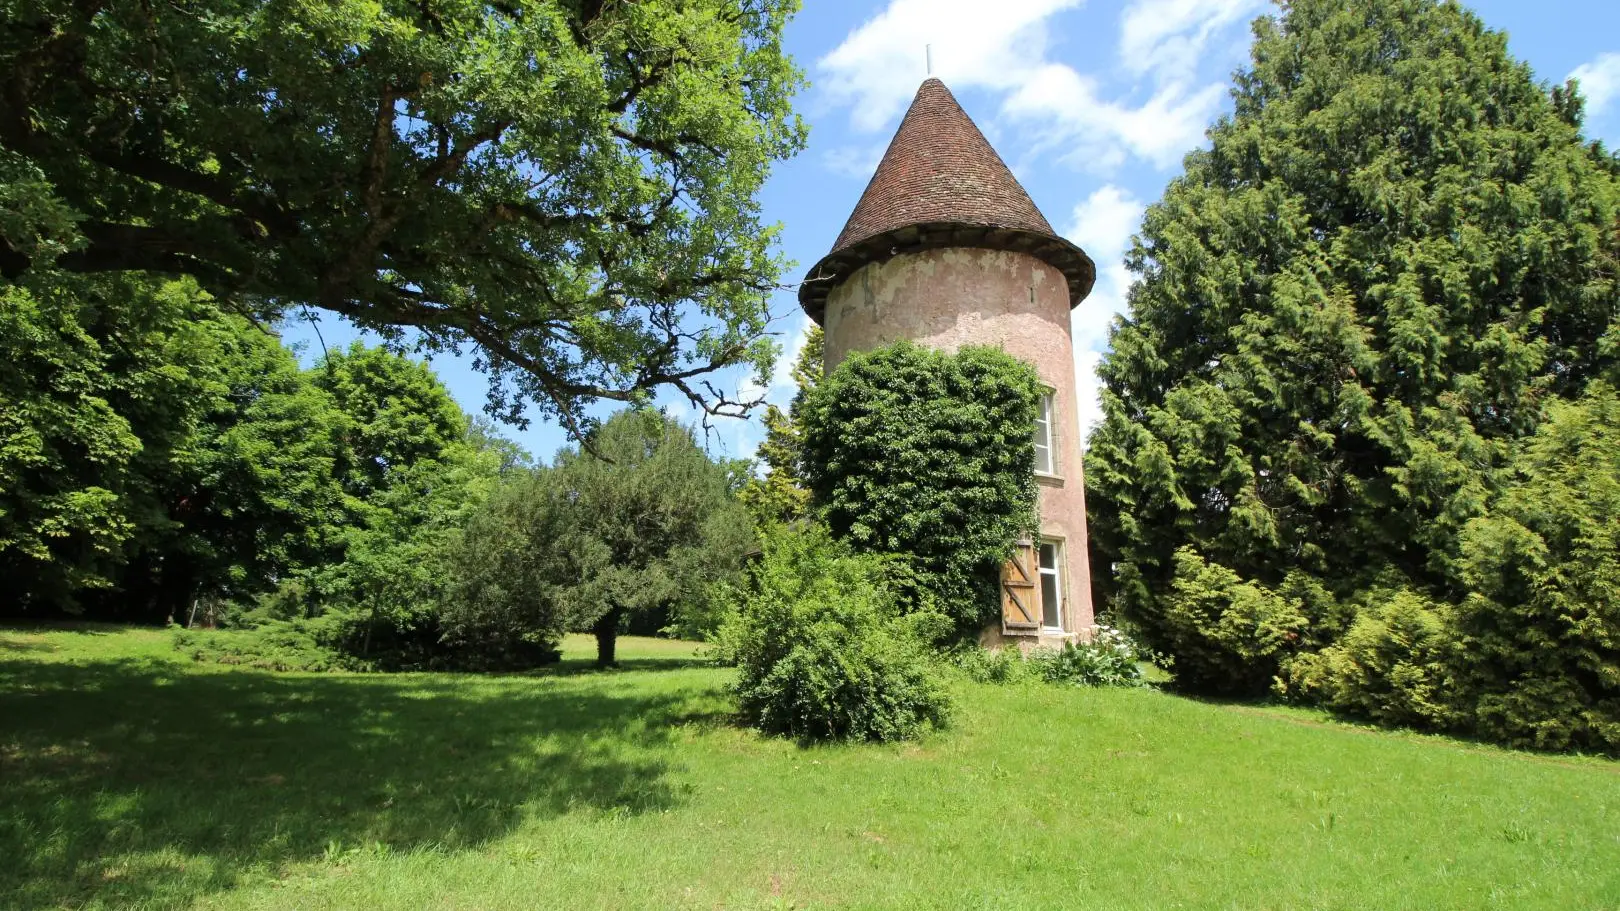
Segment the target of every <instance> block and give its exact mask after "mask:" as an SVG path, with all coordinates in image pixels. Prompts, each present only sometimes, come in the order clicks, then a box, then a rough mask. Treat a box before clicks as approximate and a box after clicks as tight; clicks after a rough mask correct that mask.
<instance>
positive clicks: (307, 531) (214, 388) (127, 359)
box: [0, 277, 341, 620]
mask: <svg viewBox="0 0 1620 911" xmlns="http://www.w3.org/2000/svg"><path fill="white" fill-rule="evenodd" d="M0 295H3V296H4V300H5V305H4V307H0V341H3V342H4V344H5V346H6V348H7V350H11V351H15V352H16V356H14V357H12V358H10V359H8V360H7V361H6V363H4V364H0V404H3V407H0V491H3V492H0V501H3V506H0V575H3V576H4V578H5V579H6V580H7V584H8V585H10V586H12V587H13V588H14V590H16V591H19V592H21V599H20V600H21V604H20V607H21V608H22V609H23V610H24V611H29V612H46V613H49V612H59V611H64V610H79V611H83V610H90V611H92V612H94V613H96V614H97V615H99V616H116V617H123V618H127V619H148V620H161V619H162V618H163V617H165V616H172V615H175V614H176V613H177V612H179V611H180V610H183V609H184V608H185V607H186V606H189V604H190V602H191V600H192V599H193V597H195V596H196V595H198V594H199V593H212V594H235V593H240V592H243V591H250V590H252V589H254V588H255V587H256V586H257V585H259V584H262V581H263V580H265V579H266V578H269V577H272V576H274V575H275V574H277V573H280V572H285V571H287V570H288V569H289V568H291V567H293V566H296V565H298V564H299V563H300V562H301V561H307V560H309V559H311V558H312V557H313V556H314V552H315V551H316V550H318V549H319V544H320V542H319V536H318V534H315V533H313V532H312V528H314V527H316V526H318V525H320V524H321V523H323V522H327V521H331V520H332V516H331V515H330V513H331V512H332V511H333V510H336V509H338V508H340V507H341V503H340V502H338V501H339V500H341V492H340V491H339V490H337V488H336V487H335V485H334V484H333V483H332V482H331V476H332V471H333V457H334V447H335V445H336V440H335V439H334V438H333V437H332V435H331V434H330V433H329V432H328V431H327V429H326V428H327V424H328V422H327V421H326V420H325V417H326V413H327V412H328V411H329V410H330V409H329V407H328V405H327V403H326V402H325V401H324V400H321V399H320V397H319V396H318V395H317V394H315V393H314V392H313V391H312V390H310V389H308V388H306V387H305V385H304V384H303V382H302V379H301V377H300V375H299V372H298V369H297V365H296V363H295V362H294V360H293V358H292V355H291V354H290V353H289V352H287V351H286V350H285V349H283V348H282V347H281V345H280V343H279V341H278V340H277V339H276V338H275V337H274V336H272V335H267V334H266V333H264V332H263V331H261V330H259V329H257V328H256V327H254V326H252V325H251V324H249V323H248V322H246V321H245V320H242V319H240V318H237V317H233V316H226V315H223V314H221V313H220V312H219V311H218V310H217V309H216V308H215V306H214V304H213V303H212V302H211V301H209V300H208V298H207V297H206V296H205V295H202V294H200V293H199V292H198V291H197V290H196V288H195V287H194V286H193V285H192V284H191V283H189V282H185V281H173V282H155V281H145V280H135V279H126V278H108V277H100V278H96V279H82V278H74V279H60V280H47V279H45V278H40V277H36V280H34V281H31V282H30V283H28V284H26V285H11V286H6V287H4V288H3V289H0ZM97 590H102V591H113V590H115V591H116V592H117V593H116V594H115V595H108V596H105V597H100V596H97V597H92V593H93V592H95V591H97Z"/></svg>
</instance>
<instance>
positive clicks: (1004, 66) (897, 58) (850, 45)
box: [817, 0, 1082, 132]
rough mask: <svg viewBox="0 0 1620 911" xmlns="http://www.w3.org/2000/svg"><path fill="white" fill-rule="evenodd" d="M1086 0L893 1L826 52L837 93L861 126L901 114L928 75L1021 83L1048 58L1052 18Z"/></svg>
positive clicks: (823, 64)
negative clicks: (930, 70)
mask: <svg viewBox="0 0 1620 911" xmlns="http://www.w3.org/2000/svg"><path fill="white" fill-rule="evenodd" d="M1081 2H1082V0H997V2H985V0H893V2H891V3H890V4H889V7H888V9H885V10H884V11H883V12H881V13H879V14H878V15H877V16H875V17H873V18H872V19H869V20H867V21H866V22H865V23H864V24H862V25H861V26H860V28H857V29H856V30H855V31H853V32H851V33H850V34H849V37H847V38H845V39H844V42H843V43H842V44H840V45H839V46H838V47H836V48H834V49H833V50H832V52H831V53H829V54H827V56H825V57H823V58H821V60H820V61H819V62H818V64H817V65H818V66H819V67H820V69H821V70H822V72H824V73H825V74H826V77H827V78H826V80H825V85H826V88H827V90H828V92H829V93H830V94H831V95H832V97H833V98H834V99H835V100H837V101H839V102H842V103H848V104H850V105H851V106H852V110H851V120H852V121H853V122H854V125H855V127H856V129H859V130H863V131H866V132H875V131H877V130H880V129H882V128H883V127H884V126H885V125H887V124H888V123H889V122H890V121H891V120H893V119H894V117H895V116H897V115H898V114H899V113H900V112H901V111H902V110H903V109H904V108H905V105H906V102H908V101H910V100H911V96H912V94H913V93H914V92H916V90H917V84H918V83H920V82H922V80H923V77H924V75H925V74H926V62H925V59H926V52H925V46H929V45H931V46H932V47H933V57H934V75H935V76H938V77H939V78H940V79H943V80H944V81H945V82H946V83H947V84H949V85H952V86H956V87H959V88H969V87H987V88H993V89H1001V90H1010V89H1012V88H1015V87H1016V86H1017V85H1018V84H1019V83H1020V82H1021V81H1022V79H1023V78H1024V77H1026V76H1027V75H1028V74H1029V73H1030V71H1031V70H1033V69H1034V68H1036V67H1038V65H1039V63H1040V62H1041V61H1042V60H1043V59H1044V58H1045V56H1046V40H1047V30H1046V20H1047V19H1048V18H1050V17H1051V16H1052V15H1054V14H1056V13H1059V12H1062V11H1064V10H1069V9H1074V8H1076V7H1078V6H1079V5H1080V4H1081Z"/></svg>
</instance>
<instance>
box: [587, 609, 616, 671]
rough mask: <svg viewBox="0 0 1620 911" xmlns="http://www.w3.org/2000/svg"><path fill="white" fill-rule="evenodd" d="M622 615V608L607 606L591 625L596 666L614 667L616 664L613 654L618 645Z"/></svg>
mask: <svg viewBox="0 0 1620 911" xmlns="http://www.w3.org/2000/svg"><path fill="white" fill-rule="evenodd" d="M622 616H624V609H623V608H618V607H614V608H609V609H608V612H607V613H605V614H603V615H602V616H601V617H600V618H598V619H597V621H596V625H595V626H593V627H591V632H593V633H595V634H596V666H597V667H614V666H615V665H617V664H618V660H617V659H616V658H615V657H614V654H615V652H616V651H617V649H618V645H619V618H620V617H622Z"/></svg>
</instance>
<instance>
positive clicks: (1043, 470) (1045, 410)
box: [1035, 392, 1057, 474]
mask: <svg viewBox="0 0 1620 911" xmlns="http://www.w3.org/2000/svg"><path fill="white" fill-rule="evenodd" d="M1035 473H1036V474H1057V446H1056V436H1055V435H1054V434H1053V432H1052V393H1050V392H1048V393H1046V394H1045V395H1042V396H1041V404H1040V410H1039V411H1038V412H1037V413H1036V416H1035Z"/></svg>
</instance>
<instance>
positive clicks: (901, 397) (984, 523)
mask: <svg viewBox="0 0 1620 911" xmlns="http://www.w3.org/2000/svg"><path fill="white" fill-rule="evenodd" d="M1040 389H1041V387H1040V380H1039V378H1038V377H1037V375H1036V373H1035V370H1034V368H1033V367H1030V366H1029V365H1028V364H1025V363H1024V362H1022V361H1020V360H1018V359H1016V358H1014V357H1012V356H1011V355H1009V354H1007V353H1006V352H1003V351H1001V350H999V349H995V348H981V347H969V348H964V349H962V350H961V351H959V352H957V353H955V354H948V353H945V352H941V351H935V350H932V349H928V348H922V347H919V346H917V345H913V344H910V343H909V342H901V343H897V344H894V345H890V346H888V347H885V348H879V349H877V350H874V351H870V352H865V353H858V354H853V355H851V356H850V357H849V359H848V360H845V361H844V362H843V363H842V364H840V365H839V366H838V369H837V370H835V371H833V372H832V374H830V375H829V376H827V377H826V379H825V380H824V381H823V382H822V383H821V384H820V385H818V386H817V387H815V388H814V389H813V390H811V391H810V393H809V394H808V395H807V396H805V400H804V408H803V420H804V435H803V470H804V476H805V481H806V483H807V484H808V485H809V487H810V489H811V491H812V492H813V494H814V497H815V501H816V504H817V505H818V506H819V507H820V508H821V509H822V512H823V515H824V517H825V519H826V521H827V524H828V526H829V527H830V528H831V529H832V531H833V533H834V534H835V535H837V536H838V537H840V538H842V539H844V540H846V541H848V542H849V543H850V545H851V546H853V547H854V548H855V549H856V550H858V551H861V552H866V553H890V554H904V555H907V556H909V557H911V558H912V561H913V566H914V568H915V570H916V577H917V582H918V587H919V588H920V589H921V591H920V592H918V595H920V596H921V597H922V598H924V599H928V600H932V601H933V602H934V605H935V606H937V607H938V608H939V609H940V610H942V611H943V612H945V613H947V614H948V615H949V616H950V617H951V618H952V620H953V621H955V623H956V624H957V626H958V628H959V630H961V631H964V632H967V631H973V630H976V629H977V628H978V627H980V626H982V625H983V624H984V623H986V622H988V621H989V620H990V619H991V618H992V617H993V616H994V615H995V605H996V594H995V590H996V574H997V571H998V567H999V566H1000V564H1001V562H1002V561H1003V560H1004V559H1006V557H1007V556H1008V554H1009V553H1010V551H1011V549H1012V545H1013V542H1014V541H1015V540H1017V538H1018V537H1019V536H1020V535H1025V534H1028V533H1030V532H1031V531H1033V530H1034V528H1035V525H1036V511H1035V502H1036V489H1035V461H1034V460H1035V450H1034V444H1033V440H1034V429H1035V417H1036V409H1037V405H1038V402H1039V398H1040Z"/></svg>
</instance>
